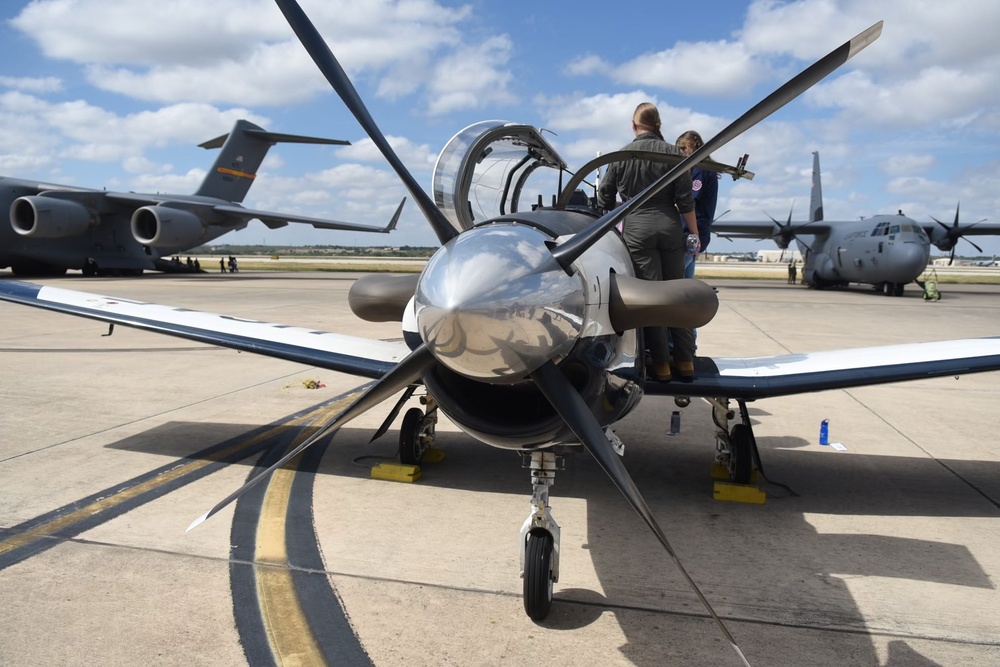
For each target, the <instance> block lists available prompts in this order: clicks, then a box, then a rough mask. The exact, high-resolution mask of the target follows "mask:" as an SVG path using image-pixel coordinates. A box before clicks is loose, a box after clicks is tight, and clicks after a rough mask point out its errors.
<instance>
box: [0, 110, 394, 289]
mask: <svg viewBox="0 0 1000 667" xmlns="http://www.w3.org/2000/svg"><path fill="white" fill-rule="evenodd" d="M277 143H303V144H328V145H347V144H349V143H350V142H347V141H343V140H341V139H323V138H319V137H303V136H298V135H294V134H280V133H277V132H268V131H266V130H264V129H263V128H261V127H259V126H257V125H255V124H253V123H251V122H250V121H248V120H238V121H236V123H235V124H234V125H233V129H232V130H231V131H230V132H229V133H227V134H223V135H222V136H219V137H216V138H215V139H210V140H209V141H206V142H205V143H203V144H199V146H201V147H202V148H219V147H221V148H222V150H221V151H220V153H219V156H218V158H216V160H215V163H214V164H213V165H212V168H211V170H209V172H208V174H207V175H206V176H205V178H204V180H203V181H202V183H201V186H200V187H199V188H198V190H197V191H196V192H195V193H194V194H193V195H161V194H139V193H135V192H108V191H106V190H90V189H85V188H77V187H71V186H67V185H55V184H52V183H39V182H37V181H27V180H23V179H15V178H7V177H3V176H0V211H4V212H8V211H9V213H10V223H9V224H0V269H2V268H6V267H10V268H11V270H12V271H13V273H14V275H17V276H55V275H62V274H64V273H66V270H67V269H81V270H82V271H83V273H84V275H88V276H95V275H109V274H110V275H140V274H142V272H143V270H157V271H167V272H172V271H186V270H187V269H186V267H184V266H183V265H176V264H172V263H171V262H169V261H167V260H165V259H163V258H164V257H170V256H171V255H175V254H177V253H181V252H184V251H185V250H189V249H191V248H195V247H197V246H200V245H202V244H204V243H208V242H209V241H212V240H214V239H216V238H218V237H220V236H222V235H223V234H225V233H226V232H230V231H233V230H236V229H243V228H244V227H246V226H247V223H249V222H250V221H251V220H253V219H258V220H260V221H261V222H263V223H264V224H265V225H267V226H268V227H270V228H271V229H277V228H279V227H284V226H285V225H287V224H288V223H289V222H298V223H305V224H310V225H312V226H313V227H316V228H319V229H339V230H346V231H355V232H377V233H388V232H391V231H392V230H393V229H395V227H396V222H397V221H398V219H399V215H400V213H401V212H402V207H403V204H402V203H400V205H399V207H398V208H397V209H396V213H395V215H394V216H393V217H392V219H391V220H390V221H389V223H388V225H386V226H385V227H371V226H368V225H359V224H354V223H350V222H340V221H337V220H325V219H321V218H310V217H307V216H302V215H297V214H294V213H275V212H273V211H259V210H254V209H249V208H245V207H243V206H241V205H240V202H241V201H243V198H244V197H246V195H247V192H248V191H249V190H250V186H251V185H253V182H254V179H256V177H257V169H258V168H259V167H260V165H261V163H262V162H263V161H264V156H266V155H267V151H268V149H270V148H271V146H273V145H275V144H277ZM404 201H405V200H404Z"/></svg>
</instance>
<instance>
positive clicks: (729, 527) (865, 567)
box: [109, 422, 1000, 666]
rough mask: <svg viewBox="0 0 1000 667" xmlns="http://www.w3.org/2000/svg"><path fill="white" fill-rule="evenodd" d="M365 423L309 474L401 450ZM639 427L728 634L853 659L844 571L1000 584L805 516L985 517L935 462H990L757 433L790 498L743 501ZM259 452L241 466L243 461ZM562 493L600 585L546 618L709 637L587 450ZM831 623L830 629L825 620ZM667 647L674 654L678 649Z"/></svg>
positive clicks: (506, 470)
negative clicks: (841, 448)
mask: <svg viewBox="0 0 1000 667" xmlns="http://www.w3.org/2000/svg"><path fill="white" fill-rule="evenodd" d="M247 430H248V429H247V426H246V425H245V424H224V423H188V422H171V423H168V424H165V425H163V426H161V427H158V428H156V429H152V430H150V431H147V432H144V433H141V434H137V435H134V436H132V437H130V438H127V439H124V440H121V441H119V442H117V443H115V444H113V445H109V447H112V448H115V449H125V450H130V451H141V452H145V453H152V454H158V455H162V456H166V457H174V458H181V459H184V458H197V457H198V452H199V451H201V450H200V449H199V445H200V446H201V447H204V446H206V445H207V444H211V443H219V442H223V441H227V440H233V439H239V438H240V437H241V435H243V434H245V433H246V432H247ZM622 430H627V428H626V429H622ZM370 436H371V430H370V429H367V428H366V429H350V428H345V429H342V430H341V431H340V432H339V433H337V435H336V436H335V437H334V439H333V441H332V443H331V446H329V447H328V448H327V451H326V453H325V455H324V457H323V460H322V461H321V463H320V465H319V468H318V470H317V474H318V475H321V476H322V475H336V476H346V477H353V478H366V477H368V476H369V468H370V466H371V465H373V464H374V463H375V462H377V460H376V458H377V457H384V458H390V457H392V456H393V454H394V453H395V448H396V445H395V443H396V437H397V432H396V431H395V430H390V431H389V432H388V433H386V435H385V436H383V437H382V438H381V439H380V440H378V441H376V442H375V443H373V444H368V439H369V438H370ZM697 439H698V440H699V441H700V440H703V438H702V437H699V438H697ZM642 440H644V438H641V437H635V436H634V435H633V437H631V438H629V437H627V434H626V443H627V450H626V456H625V462H626V465H627V467H628V468H629V470H630V472H631V473H632V475H633V477H634V479H635V482H636V484H637V485H638V487H639V488H640V490H641V491H642V492H643V494H644V496H645V497H646V499H647V501H648V502H649V503H650V505H651V507H652V508H653V511H654V513H655V514H656V516H657V517H658V518H659V519H660V521H661V522H662V523H663V526H664V529H665V531H666V532H667V535H668V536H669V538H670V539H671V541H672V542H673V544H674V546H675V548H676V550H677V553H678V555H679V557H680V558H681V560H682V561H683V562H684V563H685V564H686V565H687V566H688V568H689V570H690V571H691V573H692V575H693V576H694V578H695V580H696V581H698V582H699V583H700V584H701V585H702V587H703V590H705V591H706V594H707V595H708V596H709V598H710V599H713V600H714V601H715V603H716V604H717V608H718V609H720V611H721V613H723V615H724V616H726V617H728V618H731V619H736V622H737V625H736V628H737V631H738V632H751V633H755V634H756V633H761V632H762V631H763V630H762V628H764V627H766V629H767V633H768V634H771V633H778V634H779V635H788V640H789V641H794V642H796V646H797V647H798V648H797V650H796V652H795V654H796V655H799V656H801V655H802V654H803V653H802V650H803V649H804V650H806V651H807V654H812V655H814V656H818V662H816V664H834V663H836V662H837V660H838V659H839V658H838V656H840V657H842V656H843V655H844V651H845V650H847V651H849V653H848V654H850V655H852V664H871V665H878V664H881V663H880V661H879V658H878V656H877V655H876V653H877V652H876V650H875V648H874V646H873V644H872V642H871V640H870V638H869V637H868V635H867V631H868V629H867V625H866V619H865V617H864V616H863V615H862V613H861V611H860V610H859V608H858V605H857V603H856V602H855V600H854V599H853V597H852V596H851V594H850V592H849V591H848V590H847V588H846V585H845V583H844V580H845V579H846V578H854V577H889V578H901V579H908V580H912V581H917V582H928V583H931V584H947V585H953V586H964V587H971V588H979V589H992V588H994V585H993V583H992V582H991V580H990V578H989V576H988V575H987V573H986V572H984V571H983V569H982V567H981V566H980V565H979V563H978V562H977V561H976V559H975V557H974V556H973V555H972V554H971V553H970V551H969V549H968V548H967V547H966V546H964V545H962V544H950V543H944V542H941V541H940V540H923V539H915V538H904V537H894V536H889V535H877V534H864V533H860V534H856V533H851V534H831V533H819V532H818V531H817V530H816V528H815V527H814V526H813V525H812V524H811V523H810V521H809V516H810V515H814V514H826V515H843V516H857V517H859V518H862V519H863V517H886V516H899V517H995V516H996V515H997V509H996V506H995V505H994V504H991V502H990V501H989V500H988V499H987V498H984V497H983V496H982V495H981V494H979V493H976V492H975V491H974V490H972V489H971V488H969V487H968V486H967V485H964V484H963V483H962V482H961V481H960V480H958V479H957V478H955V476H953V475H949V474H948V473H947V471H945V470H944V468H943V467H942V463H944V464H945V465H946V466H948V467H949V468H950V467H953V466H954V467H960V466H963V465H967V466H973V467H975V468H976V469H977V470H978V471H979V473H980V474H982V475H985V476H986V477H987V478H994V479H995V478H996V476H997V475H1000V463H997V462H990V461H977V462H968V461H964V462H963V461H944V462H939V461H935V460H932V459H924V458H906V457H893V456H863V455H858V454H836V453H834V452H832V451H827V450H824V451H818V452H817V451H814V450H812V451H810V450H806V449H804V445H806V444H807V443H806V442H805V441H803V440H801V439H798V438H788V437H781V438H768V437H763V438H760V439H759V443H758V444H759V446H760V449H761V451H762V455H763V456H764V457H765V458H764V460H765V466H766V470H767V472H768V474H769V477H770V478H772V479H775V480H779V481H783V482H786V483H789V484H790V485H791V486H792V488H793V489H796V490H797V491H798V493H799V495H794V496H793V495H787V496H785V497H780V493H777V489H774V488H773V487H772V488H771V490H772V491H775V493H774V494H773V495H771V496H770V497H769V499H768V502H767V504H765V505H740V504H731V503H720V502H717V501H715V500H713V499H712V492H711V480H710V479H709V478H708V467H709V463H710V461H711V454H712V452H711V449H709V448H708V447H706V446H705V444H704V443H700V444H699V443H695V442H691V441H688V442H683V441H681V440H680V439H677V438H663V439H662V440H661V441H660V442H648V440H651V439H650V438H645V440H647V442H643V441H642ZM664 440H666V441H668V442H667V443H666V446H665V445H664V442H663V441H664ZM689 440H690V439H689ZM192 443H198V444H195V445H193V444H192ZM436 444H437V446H439V447H441V448H443V449H444V450H445V453H446V457H445V459H444V461H442V462H440V463H435V464H427V465H425V466H423V468H422V473H423V476H422V478H421V480H420V481H419V482H418V484H420V485H425V486H428V485H429V486H437V487H443V488H449V489H461V490H468V491H476V492H490V493H502V494H514V495H522V496H524V497H525V505H527V498H528V495H529V490H530V485H529V482H528V474H527V472H526V471H524V470H521V469H520V465H519V464H520V460H519V457H518V456H517V455H516V454H514V453H512V452H509V451H504V450H500V449H495V448H491V447H483V446H481V445H479V444H478V443H475V442H474V441H472V440H471V439H470V438H468V437H467V436H465V435H463V434H461V433H454V432H447V431H445V432H439V433H438V440H437V443H436ZM255 458H256V457H250V458H247V459H244V460H243V461H241V463H243V464H244V465H248V466H249V465H251V464H253V462H254V460H255ZM372 483H373V484H385V483H388V482H378V481H372ZM560 497H562V498H585V499H586V500H587V501H588V503H587V529H586V542H585V543H584V544H580V545H573V544H572V543H570V544H566V545H565V546H564V549H574V548H577V549H583V550H586V551H587V552H588V553H587V556H589V558H590V559H591V560H592V562H593V566H594V569H595V571H596V573H597V576H598V578H599V580H600V582H601V589H602V591H603V592H597V591H591V590H583V589H575V588H559V587H557V590H556V595H555V599H556V601H557V602H558V601H564V602H567V603H569V604H555V605H554V606H553V609H552V613H551V615H550V616H549V618H548V619H547V620H546V621H545V622H544V623H543V624H542V625H543V626H544V627H546V628H551V629H566V630H570V629H574V628H579V627H583V626H586V625H588V624H591V623H594V622H595V621H596V620H597V618H599V617H600V616H601V615H602V614H604V613H607V612H609V611H611V612H613V613H614V614H615V615H616V618H617V620H618V622H619V623H620V625H621V629H622V631H623V633H624V634H625V636H626V637H627V638H628V641H627V643H626V644H625V645H623V647H622V649H621V650H622V651H623V654H624V655H625V656H626V657H627V658H628V659H629V660H631V661H632V662H634V663H635V664H637V665H650V666H652V665H660V664H662V659H663V654H662V649H663V643H664V641H667V640H665V639H664V634H673V632H679V630H677V629H674V630H673V631H667V630H663V629H661V628H662V627H663V626H664V625H666V624H670V623H671V621H670V620H669V619H670V618H676V619H678V620H677V622H678V623H681V624H682V625H683V624H688V623H691V622H692V620H694V621H697V622H698V623H697V628H698V629H697V631H693V630H692V629H691V628H687V629H685V630H684V632H685V633H688V634H692V633H693V634H694V635H695V636H697V637H699V639H698V640H697V641H700V642H705V641H714V638H712V630H711V629H710V628H709V627H708V626H707V625H704V624H703V623H702V621H703V618H702V614H701V612H700V611H698V603H697V601H696V599H695V598H694V597H693V595H692V594H691V593H690V592H688V589H687V587H686V584H685V583H684V581H683V580H682V579H681V578H680V575H679V574H678V573H677V571H676V569H675V568H674V566H673V564H672V563H670V562H669V560H666V559H664V558H663V555H662V552H661V551H660V547H659V545H658V543H656V541H655V540H654V539H653V538H652V537H650V536H647V535H646V533H645V532H644V531H643V530H642V526H641V525H640V521H639V519H638V518H636V517H635V516H634V514H633V513H632V511H631V510H630V508H629V507H628V505H627V504H626V503H625V502H624V500H623V499H622V498H621V496H620V494H619V493H618V491H617V490H616V489H615V488H614V487H613V486H612V485H611V484H610V483H609V482H608V480H607V477H606V476H605V475H604V474H603V473H602V472H601V470H600V469H599V468H598V466H597V465H596V463H595V462H594V461H593V460H591V459H590V457H588V456H586V455H571V456H568V457H566V469H565V470H563V471H560V472H559V473H558V475H557V478H556V485H555V487H554V494H553V499H552V502H553V509H554V511H555V513H556V516H557V517H558V515H559V505H560ZM212 500H214V499H206V501H207V502H211V501H212ZM317 511H322V510H321V508H318V509H317ZM862 519H859V520H862ZM564 530H565V527H564ZM565 535H566V533H564V536H565ZM500 537H503V536H500ZM512 576H516V574H513V575H512ZM567 578H569V577H566V578H564V581H565V580H566V579H567ZM692 610H694V611H692ZM924 613H925V614H926V610H925V612H924ZM923 620H924V621H926V619H923ZM739 621H742V623H740V622H739ZM831 627H832V628H836V630H835V631H833V632H824V631H822V629H825V628H831ZM755 628H756V629H755ZM748 629H749V630H748ZM670 641H673V640H670ZM685 641H686V640H685ZM692 641H694V640H692ZM769 641H771V640H769ZM779 641H780V640H779ZM671 646H672V650H673V649H676V650H678V651H679V654H680V655H684V653H683V648H682V647H680V646H673V644H671ZM888 646H889V653H888V657H889V661H888V662H887V663H885V664H886V665H934V664H935V663H934V662H932V661H929V660H927V659H926V658H923V657H922V656H921V655H920V654H919V653H918V652H916V650H915V649H914V648H913V647H911V646H910V645H909V644H908V643H907V641H906V640H905V639H900V640H891V641H890V642H889V644H888ZM654 649H655V650H654ZM688 655H691V654H688ZM823 656H826V657H825V658H824V657H823ZM859 657H860V660H858V659H857V658H859ZM774 658H775V659H774V661H772V662H769V664H791V663H783V662H782V660H783V658H782V657H781V656H774ZM827 658H828V662H824V660H826V659H827Z"/></svg>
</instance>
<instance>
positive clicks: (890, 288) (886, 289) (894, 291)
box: [875, 283, 906, 296]
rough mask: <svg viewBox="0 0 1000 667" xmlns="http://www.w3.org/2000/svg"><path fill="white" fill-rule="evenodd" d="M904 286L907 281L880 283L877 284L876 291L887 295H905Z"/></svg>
mask: <svg viewBox="0 0 1000 667" xmlns="http://www.w3.org/2000/svg"><path fill="white" fill-rule="evenodd" d="M904 287H906V283H879V284H878V285H876V286H875V291H876V292H881V293H882V294H884V295H885V296H903V288H904Z"/></svg>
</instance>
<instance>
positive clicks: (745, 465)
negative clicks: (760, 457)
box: [729, 424, 753, 484]
mask: <svg viewBox="0 0 1000 667" xmlns="http://www.w3.org/2000/svg"><path fill="white" fill-rule="evenodd" d="M751 437H752V436H751V433H750V427H749V426H747V425H746V424H736V425H735V426H733V430H732V431H731V432H730V434H729V478H730V479H731V480H733V481H734V482H736V483H737V484H749V483H750V478H751V475H752V473H753V441H752V440H751Z"/></svg>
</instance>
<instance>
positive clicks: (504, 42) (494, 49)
mask: <svg viewBox="0 0 1000 667" xmlns="http://www.w3.org/2000/svg"><path fill="white" fill-rule="evenodd" d="M512 48H513V45H512V43H511V40H510V38H509V37H507V36H506V35H501V36H496V37H491V38H489V39H487V40H485V41H483V42H482V43H479V44H475V45H473V46H468V47H465V48H462V49H458V50H456V51H455V52H454V53H452V54H450V55H448V56H447V57H445V58H442V59H440V60H439V61H437V62H436V63H435V64H434V74H433V76H432V77H431V81H430V84H429V86H428V92H429V97H430V102H429V104H428V112H429V113H430V114H431V115H439V114H444V113H449V112H451V111H456V110H460V109H482V108H484V107H487V106H497V105H505V104H510V103H512V102H513V101H514V96H513V94H512V93H511V92H510V90H509V86H510V82H511V79H512V76H513V75H512V74H511V73H510V71H508V70H505V69H504V68H503V67H504V65H505V64H506V63H507V61H508V60H509V59H510V54H511V50H512Z"/></svg>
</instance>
